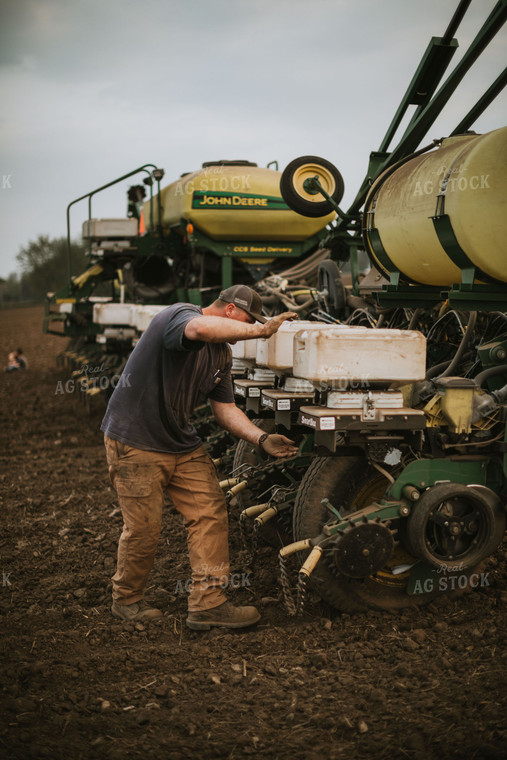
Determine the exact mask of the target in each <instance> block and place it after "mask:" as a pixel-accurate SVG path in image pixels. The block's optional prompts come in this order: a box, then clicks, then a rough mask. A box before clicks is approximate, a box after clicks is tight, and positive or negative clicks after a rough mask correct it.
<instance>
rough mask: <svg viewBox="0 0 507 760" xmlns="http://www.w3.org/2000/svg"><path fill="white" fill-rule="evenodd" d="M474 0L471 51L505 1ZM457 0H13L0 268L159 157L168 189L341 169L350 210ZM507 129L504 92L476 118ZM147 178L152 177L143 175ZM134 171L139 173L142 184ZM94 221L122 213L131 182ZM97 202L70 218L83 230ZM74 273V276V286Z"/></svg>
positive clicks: (467, 100) (98, 208) (4, 60)
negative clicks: (236, 165) (239, 172)
mask: <svg viewBox="0 0 507 760" xmlns="http://www.w3.org/2000/svg"><path fill="white" fill-rule="evenodd" d="M494 4H495V2H494V0H473V2H472V5H471V8H470V9H469V10H468V12H467V14H466V16H465V19H464V21H463V22H462V25H461V27H460V29H459V30H458V32H457V35H456V36H457V39H458V41H459V43H460V48H459V50H458V52H457V53H456V56H455V59H454V60H453V63H452V64H451V66H452V67H454V65H455V63H454V61H457V60H458V58H459V57H461V55H462V54H463V52H464V50H466V48H467V45H468V43H469V42H470V41H471V40H472V39H473V37H474V36H475V34H476V33H477V31H478V30H479V28H480V26H481V25H482V23H483V22H484V20H485V19H486V17H487V15H488V14H489V13H490V11H491V9H492V8H493V7H494ZM457 5H458V0H142V1H141V2H138V1H136V2H133V1H132V0H0V9H1V18H0V103H1V110H0V180H1V183H0V209H1V217H0V222H1V224H0V276H4V277H5V276H6V275H8V274H9V273H11V272H13V271H16V270H17V268H18V267H17V263H16V254H17V253H18V251H19V249H20V248H21V247H22V246H24V245H26V244H27V243H28V242H29V241H30V240H34V239H35V238H36V237H37V236H38V235H39V234H47V235H50V236H51V237H59V236H63V235H65V234H66V227H65V211H66V207H67V204H68V203H69V202H70V201H72V200H74V199H75V198H77V197H79V196H81V195H83V194H85V193H87V192H88V191H90V190H93V189H94V188H96V187H99V186H100V185H103V184H105V183H107V182H109V181H111V180H112V179H114V178H116V177H117V176H120V175H122V174H125V173H127V172H128V171H130V170H132V169H135V168H136V167H137V166H140V165H142V164H144V163H154V164H156V165H158V166H161V167H163V168H164V169H165V171H166V176H165V179H164V183H163V184H168V183H169V182H171V181H173V180H175V179H177V178H178V177H179V176H180V174H181V173H183V172H186V171H193V170H195V169H198V168H200V166H201V164H202V162H203V161H210V160H217V159H222V158H226V159H237V158H241V159H247V160H249V161H255V162H257V163H258V164H259V165H261V166H265V165H266V164H267V163H268V162H269V161H272V160H275V159H276V160H278V161H279V164H280V168H281V169H283V168H284V167H285V166H286V164H287V163H288V162H289V161H290V160H291V159H293V158H295V157H296V156H300V155H303V154H313V155H319V156H323V157H325V158H327V159H329V160H331V161H332V162H333V163H335V164H336V165H337V166H338V168H339V169H340V170H341V172H342V174H343V176H344V179H345V187H346V193H345V199H344V201H343V203H342V206H346V205H347V202H350V201H351V200H352V198H353V197H354V195H355V193H356V191H357V189H358V186H359V184H360V182H361V180H362V178H363V176H364V174H365V171H366V167H367V162H368V155H369V153H370V151H371V150H376V149H377V148H378V147H379V144H380V141H381V139H382V137H383V135H384V133H385V131H386V129H387V126H388V125H389V122H390V120H391V118H392V116H393V114H394V112H395V110H396V107H397V105H398V103H399V101H400V99H401V97H402V95H403V94H404V92H405V89H406V87H407V85H408V83H409V81H410V79H411V78H412V75H413V73H414V71H415V69H416V67H417V64H418V63H419V60H420V58H421V56H422V54H423V52H424V50H425V48H426V46H427V44H428V42H429V40H430V38H431V36H441V35H442V34H443V33H444V31H445V29H446V27H447V25H448V23H449V20H450V19H451V17H452V14H453V12H454V10H455V8H456V7H457ZM506 50H507V35H506V29H505V28H504V29H503V30H502V31H501V32H500V34H499V35H497V37H496V38H495V40H494V41H493V43H491V45H490V46H489V47H488V49H487V50H486V52H485V53H484V54H483V56H481V58H480V59H479V61H478V63H477V64H476V65H475V67H474V69H473V71H472V72H471V73H470V74H469V75H468V77H467V78H466V80H465V81H464V82H463V83H462V84H461V86H460V88H459V89H458V91H457V93H456V94H455V96H453V98H452V99H451V101H450V102H449V104H448V105H447V107H446V109H445V111H444V112H443V114H442V116H441V117H440V118H439V120H438V121H437V122H436V123H435V125H434V126H433V127H432V128H431V130H430V132H429V134H428V138H430V139H432V138H433V137H443V136H445V135H446V134H448V133H449V132H450V131H451V130H452V129H453V127H454V126H455V125H456V124H457V123H458V122H459V120H460V119H461V118H462V116H463V115H464V114H465V113H466V112H467V111H468V110H469V108H470V107H471V106H472V105H473V104H474V102H475V101H476V99H477V98H478V97H479V96H480V95H481V94H482V92H483V91H484V90H485V89H486V88H487V87H488V86H489V85H490V84H491V82H492V81H493V80H494V79H495V78H496V76H498V74H499V73H500V72H501V71H502V69H503V68H504V66H505V58H506ZM506 124H507V96H506V94H505V91H504V92H503V93H502V94H501V95H500V96H499V97H498V98H497V100H496V101H495V103H493V104H492V105H491V106H490V107H489V109H488V110H487V111H486V113H485V114H484V115H483V116H482V117H481V118H480V119H479V120H478V121H477V122H476V125H475V127H474V128H475V130H476V131H477V132H487V131H489V130H491V129H496V128H498V127H501V126H505V125H506ZM142 176H144V175H142ZM134 181H136V180H135V178H134ZM127 186H128V183H125V184H123V185H118V186H117V187H116V188H114V189H110V190H108V191H106V192H105V193H103V194H102V195H99V196H97V198H96V200H95V201H94V207H93V212H94V216H98V217H104V216H105V217H107V216H113V217H117V216H124V215H125V213H126V202H125V190H126V188H127ZM86 216H87V207H86V203H84V202H82V203H80V204H77V205H76V206H75V207H74V209H73V212H72V234H73V237H79V235H80V231H81V224H82V221H83V220H84V219H85V218H86ZM64 281H65V273H62V284H63V283H64Z"/></svg>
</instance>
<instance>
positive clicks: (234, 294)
mask: <svg viewBox="0 0 507 760" xmlns="http://www.w3.org/2000/svg"><path fill="white" fill-rule="evenodd" d="M218 297H219V299H220V300H221V301H225V303H233V304H234V306H238V307H239V308H240V309H243V311H246V313H247V314H249V315H250V316H251V317H252V318H253V319H255V320H257V322H262V323H264V322H267V321H268V317H264V316H263V315H262V314H261V311H262V299H261V297H260V295H259V294H258V293H256V292H255V290H252V288H249V287H248V285H232V287H230V288H226V289H225V290H222V292H221V293H220V295H219V296H218Z"/></svg>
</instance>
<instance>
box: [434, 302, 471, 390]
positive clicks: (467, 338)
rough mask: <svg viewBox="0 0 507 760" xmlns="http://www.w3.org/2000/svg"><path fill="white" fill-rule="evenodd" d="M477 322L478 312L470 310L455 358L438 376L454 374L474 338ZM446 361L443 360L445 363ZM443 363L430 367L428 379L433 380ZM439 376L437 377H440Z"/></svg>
mask: <svg viewBox="0 0 507 760" xmlns="http://www.w3.org/2000/svg"><path fill="white" fill-rule="evenodd" d="M476 322H477V312H476V311H472V312H470V319H469V320H468V324H467V326H466V330H465V332H464V335H463V337H462V338H461V342H460V344H459V346H458V350H457V351H456V353H455V354H454V356H453V358H452V359H451V361H450V362H449V364H448V366H447V369H445V370H444V371H443V372H442V374H440V375H438V378H440V377H449V375H452V373H453V372H454V370H455V369H456V367H457V366H458V364H459V363H460V361H461V359H462V358H463V354H464V353H465V351H466V349H467V347H468V344H469V342H470V340H471V338H472V335H473V331H474V328H475V323H476ZM443 363H444V362H442V364H443ZM442 364H436V365H435V366H434V367H430V369H429V370H428V372H427V373H426V380H431V378H433V377H435V375H437V374H438V373H439V372H440V368H441V366H442ZM438 378H437V379H438Z"/></svg>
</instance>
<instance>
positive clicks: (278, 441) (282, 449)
mask: <svg viewBox="0 0 507 760" xmlns="http://www.w3.org/2000/svg"><path fill="white" fill-rule="evenodd" d="M280 316H282V315H280ZM261 448H262V449H263V450H264V451H265V452H266V454H271V456H273V457H293V456H294V455H295V454H297V453H298V451H299V449H298V447H297V446H296V444H295V443H294V441H291V440H290V438H286V437H285V436H284V435H280V434H279V433H270V434H269V435H268V437H267V438H266V439H265V440H264V441H263V442H262V443H261Z"/></svg>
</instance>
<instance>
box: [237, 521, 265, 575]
mask: <svg viewBox="0 0 507 760" xmlns="http://www.w3.org/2000/svg"><path fill="white" fill-rule="evenodd" d="M245 521H246V520H245V518H244V517H242V516H241V515H240V518H239V535H240V539H241V544H242V547H243V551H244V552H245V554H246V557H245V562H246V564H247V565H250V566H253V564H254V562H255V558H256V555H257V547H258V544H259V531H260V528H261V525H260V523H254V524H253V528H252V537H251V540H250V543H249V542H248V539H247V535H246V530H245Z"/></svg>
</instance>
